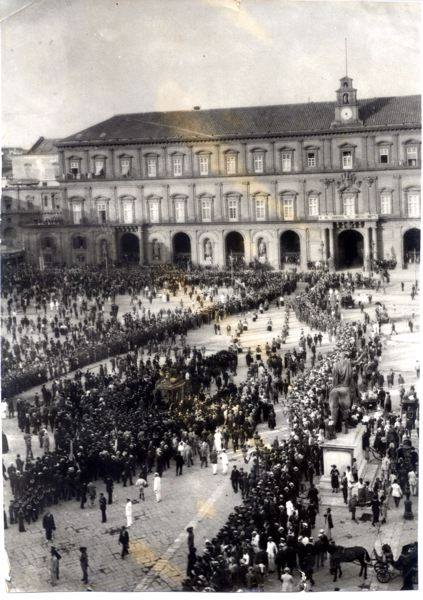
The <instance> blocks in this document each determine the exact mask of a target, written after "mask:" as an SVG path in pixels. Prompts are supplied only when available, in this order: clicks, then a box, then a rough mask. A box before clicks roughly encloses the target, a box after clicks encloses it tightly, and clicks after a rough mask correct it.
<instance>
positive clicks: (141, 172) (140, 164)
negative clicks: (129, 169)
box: [137, 148, 144, 177]
mask: <svg viewBox="0 0 423 600" xmlns="http://www.w3.org/2000/svg"><path fill="white" fill-rule="evenodd" d="M137 154H138V175H139V177H144V161H143V159H142V148H138V153H137Z"/></svg>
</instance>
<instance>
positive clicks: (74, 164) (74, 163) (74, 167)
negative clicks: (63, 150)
mask: <svg viewBox="0 0 423 600" xmlns="http://www.w3.org/2000/svg"><path fill="white" fill-rule="evenodd" d="M70 170H71V173H72V174H73V175H78V173H79V160H71V161H70Z"/></svg>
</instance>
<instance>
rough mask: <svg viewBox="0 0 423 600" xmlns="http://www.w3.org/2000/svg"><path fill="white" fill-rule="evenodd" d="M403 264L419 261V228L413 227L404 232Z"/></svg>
mask: <svg viewBox="0 0 423 600" xmlns="http://www.w3.org/2000/svg"><path fill="white" fill-rule="evenodd" d="M403 247H404V265H405V266H407V265H408V264H413V263H419V262H420V229H417V227H413V228H412V229H409V230H408V231H406V232H405V233H404V238H403Z"/></svg>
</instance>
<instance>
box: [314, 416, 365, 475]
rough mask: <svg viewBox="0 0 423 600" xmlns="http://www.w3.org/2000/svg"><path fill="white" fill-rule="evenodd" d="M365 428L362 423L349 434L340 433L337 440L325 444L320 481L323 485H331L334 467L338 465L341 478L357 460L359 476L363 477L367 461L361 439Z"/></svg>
mask: <svg viewBox="0 0 423 600" xmlns="http://www.w3.org/2000/svg"><path fill="white" fill-rule="evenodd" d="M364 428H365V426H364V425H362V424H361V423H360V424H359V425H357V427H355V428H354V429H350V431H349V432H348V433H338V434H337V438H336V439H335V440H327V441H326V442H325V443H324V444H323V469H324V471H323V473H324V474H323V476H322V478H321V480H320V483H321V484H325V483H326V484H327V483H330V470H331V467H332V465H336V467H337V469H338V471H339V474H340V477H342V473H343V472H344V471H346V470H347V467H351V465H352V459H353V458H355V459H356V460H357V467H358V472H359V475H361V473H362V471H363V469H364V466H365V459H364V453H363V450H362V447H361V438H362V435H363V431H364Z"/></svg>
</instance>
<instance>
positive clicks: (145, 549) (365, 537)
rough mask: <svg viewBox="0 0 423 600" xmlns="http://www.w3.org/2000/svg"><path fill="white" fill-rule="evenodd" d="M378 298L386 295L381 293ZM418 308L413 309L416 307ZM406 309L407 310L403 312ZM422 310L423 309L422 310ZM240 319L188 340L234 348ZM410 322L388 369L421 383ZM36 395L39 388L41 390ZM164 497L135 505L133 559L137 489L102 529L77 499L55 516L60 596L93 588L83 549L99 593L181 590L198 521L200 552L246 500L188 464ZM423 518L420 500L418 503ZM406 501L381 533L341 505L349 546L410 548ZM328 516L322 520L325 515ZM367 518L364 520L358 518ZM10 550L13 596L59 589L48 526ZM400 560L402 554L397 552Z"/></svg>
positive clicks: (248, 340)
mask: <svg viewBox="0 0 423 600" xmlns="http://www.w3.org/2000/svg"><path fill="white" fill-rule="evenodd" d="M397 288H399V284H398V283H394V284H393V285H392V286H391V287H390V288H389V289H388V290H387V294H386V295H384V298H383V301H384V302H385V303H386V305H387V307H388V309H389V307H390V303H395V304H396V305H397V307H398V308H397V311H398V316H399V317H405V316H407V317H408V315H409V311H410V308H409V304H410V301H409V296H407V297H405V295H404V296H403V295H401V293H400V292H398V289H397ZM373 297H374V300H376V299H377V294H373ZM407 304H408V306H407ZM400 307H401V308H400ZM415 312H417V309H416V311H415ZM283 314H284V312H283V310H277V309H276V308H274V307H272V308H271V309H270V311H269V312H268V313H266V315H264V316H262V317H259V319H258V321H257V322H255V323H251V324H250V327H249V330H248V331H247V332H245V333H244V334H243V335H242V336H241V343H242V345H243V346H244V348H247V347H249V346H251V347H255V345H257V344H258V343H260V344H264V343H265V342H266V341H267V340H269V341H270V340H271V338H272V337H273V336H274V335H277V333H278V331H279V330H280V327H281V324H282V319H283ZM269 316H271V317H272V319H273V324H274V331H273V332H267V331H266V323H267V318H268V317H269ZM358 316H359V311H357V310H355V311H345V318H358ZM237 321H238V318H237V316H233V317H230V318H229V319H227V321H225V322H224V323H223V324H222V325H223V326H222V335H217V336H216V335H215V334H214V331H213V328H212V326H205V327H202V328H201V329H198V330H193V331H191V332H189V334H188V343H190V344H196V345H198V346H202V345H206V348H207V351H208V352H216V351H218V350H220V349H223V348H226V347H227V344H228V342H229V338H228V337H227V336H226V335H225V333H223V332H224V330H225V327H226V324H227V322H229V323H231V324H235V323H236V322H237ZM300 329H304V331H305V333H307V331H308V328H307V327H305V326H304V325H303V324H302V323H299V322H298V321H297V319H296V318H295V316H294V315H292V316H291V318H290V335H289V338H288V340H287V345H286V348H288V347H293V346H294V345H295V344H296V343H297V341H298V339H299V333H300ZM407 329H408V328H407V327H406V322H405V323H403V322H402V321H400V322H399V323H398V324H397V331H398V332H399V334H398V336H395V340H394V341H391V340H387V341H386V347H385V349H384V352H383V357H382V366H383V368H384V369H386V370H388V369H389V368H390V367H391V365H393V366H394V369H395V370H397V372H398V371H399V370H401V371H402V372H403V373H405V379H406V382H407V385H408V383H411V382H414V379H415V374H414V370H413V366H414V362H415V357H416V349H417V344H418V334H417V333H416V332H414V333H413V334H410V333H409V332H408V333H407V331H406V330H407ZM329 348H330V345H329V343H328V340H327V338H326V336H325V337H324V340H323V346H322V351H323V352H325V351H327V350H328V349H329ZM245 374H246V367H245V359H244V356H243V355H240V366H239V369H238V374H237V379H238V380H240V379H243V378H244V377H245ZM31 394H32V395H33V394H34V391H33V390H32V391H31ZM392 396H393V399H394V407H395V402H398V393H397V391H396V390H395V389H394V391H393V394H392ZM276 413H277V428H276V429H275V430H274V431H273V432H270V431H269V430H268V429H267V426H266V425H262V426H261V427H260V432H261V433H262V436H263V438H264V440H265V442H267V443H270V442H271V441H272V440H273V439H274V437H275V436H276V435H278V436H279V438H282V437H284V436H285V435H286V434H287V431H288V429H287V426H286V421H285V418H284V411H283V406H282V405H281V404H279V405H278V406H277V407H276ZM3 427H4V430H5V432H6V434H7V436H8V439H9V445H10V452H9V454H8V455H5V456H4V458H5V459H6V460H5V462H6V465H7V464H8V463H9V461H10V460H12V459H13V458H14V457H15V455H16V452H21V453H24V444H23V439H22V434H21V432H20V431H19V430H17V426H16V419H5V420H4V421H3ZM36 442H37V439H36V438H35V436H34V442H33V447H34V449H35V450H36V453H37V452H39V450H38V449H37V448H36V445H37V443H36ZM229 455H230V461H231V462H230V466H231V465H232V464H241V460H242V459H241V455H240V453H238V454H237V455H234V454H233V452H230V453H229ZM162 485H163V501H162V502H161V503H159V504H157V503H156V502H155V501H154V495H153V492H152V488H151V487H149V488H147V490H146V492H147V493H146V501H145V503H142V502H140V503H136V504H135V503H134V508H133V512H134V524H133V526H132V527H131V528H130V538H131V546H130V554H129V556H127V557H126V558H125V559H124V560H122V559H121V558H120V547H119V544H118V528H119V527H120V526H121V525H122V524H124V523H125V501H126V498H131V499H133V500H135V501H136V498H137V491H136V489H135V487H128V488H126V489H125V488H123V487H122V485H115V494H114V502H113V504H112V505H110V506H108V509H107V519H108V522H107V523H105V524H101V523H100V521H101V518H100V517H101V515H100V511H99V509H98V506H97V504H96V505H95V507H93V508H89V507H88V506H86V508H85V509H84V510H81V509H80V508H79V504H77V503H76V502H66V503H62V504H60V505H58V506H54V507H53V509H52V512H53V514H54V517H55V520H56V526H57V531H56V533H55V539H54V542H53V543H54V545H55V546H56V547H57V548H58V550H59V551H60V553H61V554H62V560H61V567H60V568H61V575H60V581H59V584H58V585H57V587H55V588H54V590H55V591H82V590H84V589H85V586H83V584H82V583H80V579H81V571H80V567H79V561H78V558H79V552H78V548H79V546H80V545H85V546H87V548H88V555H89V560H90V588H91V589H93V590H94V591H121V592H123V591H133V590H135V589H137V590H151V591H153V590H162V591H168V590H177V589H180V588H179V584H180V581H181V579H182V578H183V577H184V574H185V569H186V533H185V529H186V527H187V526H189V525H193V526H194V528H195V536H196V542H195V543H196V546H197V548H198V549H199V550H200V551H201V549H202V548H203V545H204V542H205V540H206V539H207V538H211V537H213V536H214V535H215V533H216V532H217V531H218V529H219V527H220V526H221V525H222V524H223V523H224V521H225V520H226V517H227V515H228V514H229V512H230V511H231V510H232V508H233V507H234V505H236V504H237V503H239V502H240V497H239V495H237V494H234V493H233V491H232V489H231V486H230V482H229V478H228V477H227V476H223V475H222V474H221V473H220V472H219V474H218V475H216V476H213V475H212V472H211V468H210V467H209V468H208V469H200V468H199V465H198V461H197V462H196V464H195V465H194V466H193V467H191V468H190V469H187V468H185V467H184V474H183V476H182V477H175V474H174V470H173V468H172V469H171V470H170V471H167V472H166V473H165V474H164V477H163V484H162ZM103 487H104V486H103V484H102V483H101V482H98V485H97V492H98V493H99V492H100V491H104V490H103ZM9 496H10V487H9V484H8V482H6V483H5V501H6V503H8V498H9ZM413 509H414V512H415V513H416V512H417V502H414V505H413ZM402 510H403V507H402V503H401V505H400V507H399V508H398V509H395V508H392V509H391V510H390V512H389V514H388V523H387V524H386V525H384V526H382V530H381V533H380V536H379V537H378V534H377V532H376V531H375V530H374V529H372V528H371V527H369V524H368V523H366V522H363V523H362V522H360V523H359V524H355V523H353V522H351V521H350V516H349V513H348V511H347V510H346V509H345V508H343V507H333V514H334V522H335V529H334V537H335V539H336V541H337V542H338V543H340V544H344V545H356V544H360V545H364V546H366V548H368V549H369V550H371V549H372V548H373V546H374V544H375V543H376V542H378V540H380V539H383V541H389V542H393V547H394V548H396V549H399V548H400V547H401V546H402V545H403V544H404V543H408V542H409V541H412V540H413V539H414V537H415V529H416V521H414V522H408V521H403V520H402ZM322 512H323V511H322V510H321V514H322ZM358 516H359V515H358ZM321 525H322V522H321V515H319V516H318V520H317V526H316V530H315V532H314V533H315V535H317V531H318V529H319V528H320V526H321ZM5 545H6V549H7V552H8V555H9V559H10V563H11V576H12V582H11V589H12V591H28V590H31V591H37V592H42V591H51V590H52V589H53V588H52V587H51V585H50V583H49V544H48V542H46V540H45V537H44V535H43V530H42V528H41V521H40V520H38V521H37V522H36V523H32V524H31V525H30V526H28V527H27V531H26V532H25V533H18V531H17V527H16V526H15V525H13V526H11V527H9V529H8V530H6V531H5ZM394 554H395V549H394ZM343 571H344V577H343V578H342V580H341V582H340V583H341V585H339V586H338V587H340V588H341V589H343V590H346V589H350V590H358V589H360V588H359V587H358V586H359V585H360V583H361V582H360V581H359V579H358V568H357V567H356V566H355V565H345V568H344V567H343ZM315 579H316V587H315V589H316V591H321V590H331V589H334V587H335V584H333V583H332V582H331V578H330V576H329V575H328V569H327V568H324V569H322V570H321V571H319V572H318V573H317V574H316V577H315ZM368 584H369V585H370V587H371V589H379V588H380V589H399V587H400V579H397V580H394V581H392V582H390V583H389V584H386V585H381V584H378V583H377V582H376V580H375V578H374V574H373V572H372V571H371V569H369V579H368ZM265 589H266V591H279V589H280V583H279V582H278V581H277V580H276V578H275V576H274V575H273V576H270V577H269V578H268V580H267V582H266V588H265Z"/></svg>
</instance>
